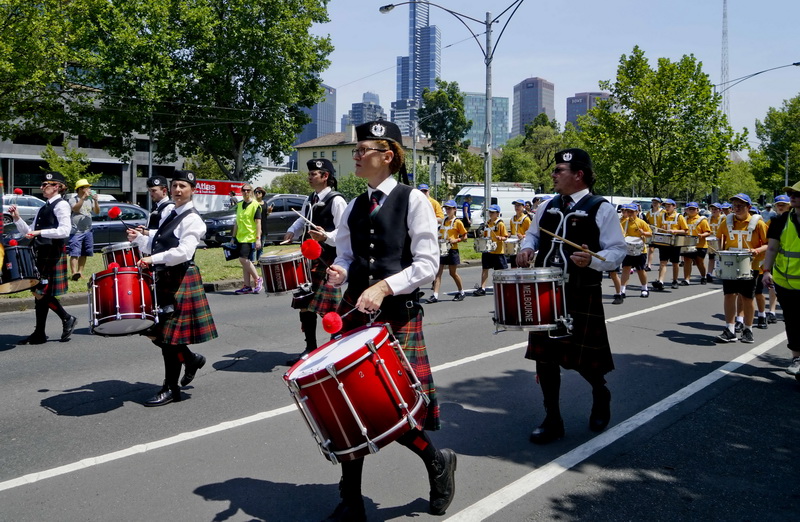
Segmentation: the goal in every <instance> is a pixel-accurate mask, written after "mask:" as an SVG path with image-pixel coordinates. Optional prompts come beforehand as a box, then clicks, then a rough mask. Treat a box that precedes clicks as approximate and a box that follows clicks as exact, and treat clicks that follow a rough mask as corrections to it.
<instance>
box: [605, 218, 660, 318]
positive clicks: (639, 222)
mask: <svg viewBox="0 0 800 522" xmlns="http://www.w3.org/2000/svg"><path fill="white" fill-rule="evenodd" d="M638 213H639V207H638V206H637V205H636V204H635V203H630V204H628V205H622V221H620V226H622V233H623V234H624V235H625V237H638V238H640V239H641V240H642V242H644V241H645V239H647V238H648V237H650V236H652V235H653V231H652V230H651V229H650V225H648V224H647V221H645V220H643V219H641V218H639V217H636V216H637V214H638ZM646 263H647V250H646V249H644V250H643V251H642V253H641V254H639V255H635V256H629V255H627V253H626V255H625V259H623V260H622V279H621V281H620V282H619V288H615V289H616V291H617V293H616V295H615V296H614V302H613V303H612V304H622V303H621V302H618V300H617V297H619V298H620V301H621V300H622V299H625V290H626V289H627V285H628V279H630V277H631V268H633V269H634V270H636V274H637V275H638V276H639V283H640V284H641V285H642V286H641V293H640V294H639V297H648V296H649V295H650V290H649V289H648V287H647V273H646V272H645V271H644V267H645V264H646ZM615 273H616V272H612V274H615ZM612 279H613V278H612ZM615 286H616V281H615Z"/></svg>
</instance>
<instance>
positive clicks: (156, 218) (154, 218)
mask: <svg viewBox="0 0 800 522" xmlns="http://www.w3.org/2000/svg"><path fill="white" fill-rule="evenodd" d="M170 203H172V201H170V199H169V198H164V199H163V200H161V203H159V204H158V206H157V207H156V208H154V209H153V211H152V212H150V219H149V220H148V221H147V228H148V230H155V229H157V228H158V224H159V223H160V222H161V214H162V213H163V212H164V209H165V208H166V206H167V205H169V204H170Z"/></svg>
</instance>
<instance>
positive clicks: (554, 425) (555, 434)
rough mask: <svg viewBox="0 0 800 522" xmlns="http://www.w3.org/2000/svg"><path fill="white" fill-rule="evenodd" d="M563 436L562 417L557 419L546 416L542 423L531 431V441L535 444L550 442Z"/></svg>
mask: <svg viewBox="0 0 800 522" xmlns="http://www.w3.org/2000/svg"><path fill="white" fill-rule="evenodd" d="M561 438H564V421H563V420H562V419H561V417H559V418H558V420H555V421H553V420H549V419H547V418H545V419H544V422H543V423H542V425H541V426H539V427H538V428H536V429H535V430H533V432H532V433H531V442H533V443H534V444H549V443H551V442H553V441H554V440H558V439H561Z"/></svg>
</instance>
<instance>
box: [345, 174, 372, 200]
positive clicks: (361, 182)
mask: <svg viewBox="0 0 800 522" xmlns="http://www.w3.org/2000/svg"><path fill="white" fill-rule="evenodd" d="M338 180H339V192H341V193H342V195H343V196H344V199H346V200H347V201H350V200H351V199H353V198H354V197H356V196H358V195H359V194H361V193H362V192H366V191H367V180H365V179H364V178H359V177H357V176H356V175H355V174H348V175H347V176H342V177H341V178H338Z"/></svg>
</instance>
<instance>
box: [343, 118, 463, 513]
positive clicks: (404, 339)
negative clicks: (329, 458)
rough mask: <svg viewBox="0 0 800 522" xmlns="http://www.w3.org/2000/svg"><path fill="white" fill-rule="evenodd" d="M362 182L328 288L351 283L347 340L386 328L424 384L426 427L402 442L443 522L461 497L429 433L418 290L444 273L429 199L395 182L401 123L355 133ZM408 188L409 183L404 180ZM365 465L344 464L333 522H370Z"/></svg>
mask: <svg viewBox="0 0 800 522" xmlns="http://www.w3.org/2000/svg"><path fill="white" fill-rule="evenodd" d="M356 135H357V138H358V143H357V144H356V148H355V149H353V159H355V174H356V176H358V177H360V178H364V179H366V180H367V185H368V186H367V191H366V192H364V193H363V194H361V195H360V196H358V197H356V198H355V199H353V200H352V201H351V202H350V204H349V205H348V206H347V210H345V213H344V215H343V216H342V221H341V225H340V227H339V231H338V236H337V242H336V250H337V256H336V260H335V262H334V264H333V265H332V266H331V267H330V269H329V270H328V281H329V282H330V283H332V284H334V285H341V284H343V283H344V282H347V283H348V286H347V290H346V291H345V294H344V296H343V298H342V303H341V305H340V307H339V309H340V311H341V312H343V314H346V313H347V312H349V311H351V310H353V308H355V309H357V310H358V312H354V313H349V314H348V315H346V316H343V319H344V328H343V331H344V332H347V331H349V330H351V329H353V328H354V327H357V326H361V325H364V324H366V323H368V322H371V321H373V320H375V319H377V320H379V321H380V322H386V323H388V324H389V326H390V327H391V329H392V331H393V332H394V335H395V336H396V337H397V340H398V342H399V343H400V346H401V347H402V349H403V353H404V354H405V356H406V358H407V359H408V361H409V363H410V364H411V366H412V368H413V369H414V372H415V373H416V375H417V378H418V379H419V380H420V382H421V384H422V391H423V392H424V393H425V394H426V395H427V396H428V398H429V400H430V402H429V403H428V406H427V415H426V417H425V420H424V421H423V425H417V426H416V427H413V428H411V429H410V430H409V431H407V432H406V433H404V434H403V435H402V436H400V438H399V439H398V442H399V443H400V444H402V445H403V446H406V447H407V448H408V449H410V450H411V451H413V452H414V453H415V454H417V455H418V456H419V457H420V458H421V459H422V461H423V462H424V464H425V467H426V469H427V472H428V481H429V484H430V505H429V510H430V513H431V514H434V515H443V514H444V513H445V511H446V510H447V508H448V507H449V505H450V503H451V501H452V500H453V495H454V494H455V470H456V454H455V452H453V451H452V450H449V449H443V450H437V449H436V447H435V446H434V445H433V443H432V442H431V440H430V438H429V437H428V434H427V432H426V431H424V430H436V429H439V427H440V423H439V405H438V401H437V399H436V388H435V386H434V383H433V376H432V374H431V368H430V363H429V362H428V353H427V350H426V348H425V340H424V338H423V335H422V307H421V306H420V303H419V296H420V292H419V288H420V287H421V286H423V285H426V284H428V283H430V282H431V281H433V280H434V277H435V275H436V271H437V269H438V267H439V245H438V239H437V237H438V234H437V223H436V218H435V216H434V214H433V212H431V207H430V204H429V203H428V200H427V198H426V197H425V196H424V195H423V194H422V192H420V191H419V190H415V189H413V188H411V187H409V186H408V185H407V184H398V182H397V181H396V180H395V179H394V178H393V177H392V175H393V174H395V173H398V172H400V174H401V175H402V176H403V177H404V178H405V176H406V174H405V173H406V171H405V161H404V149H403V144H402V143H403V141H402V140H403V138H402V135H401V133H400V129H399V128H398V127H397V125H395V124H394V123H390V122H386V121H372V122H368V123H364V124H362V125H359V126H358V127H356ZM403 181H404V182H405V183H407V178H406V179H404V180H403ZM363 461H364V459H363V458H358V459H356V460H349V461H345V462H342V480H341V482H340V483H339V491H340V495H341V497H342V502H341V503H340V504H339V506H337V508H336V510H335V511H334V512H333V514H332V515H331V516H330V517H329V518H328V520H330V521H345V520H346V521H354V520H355V521H358V520H366V514H365V510H364V501H363V498H362V496H361V472H362V467H363Z"/></svg>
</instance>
